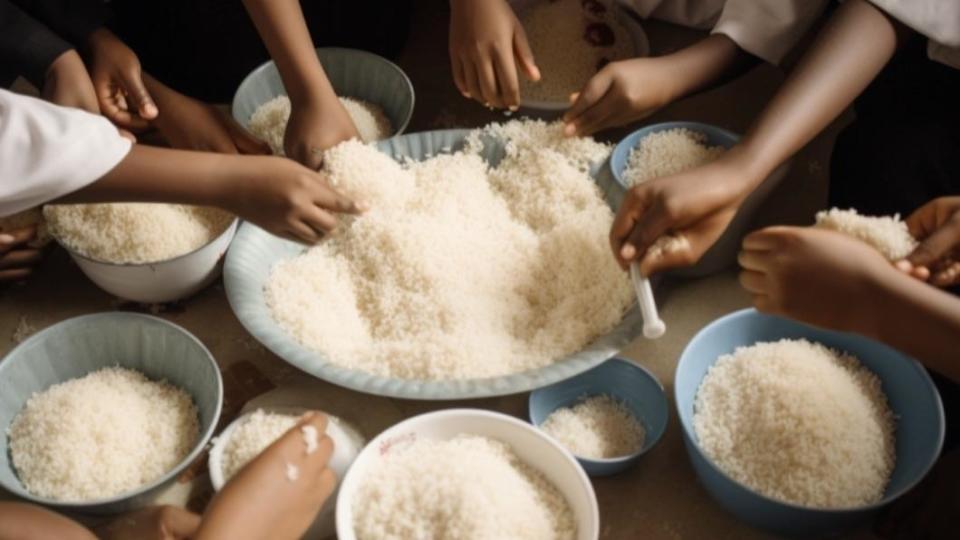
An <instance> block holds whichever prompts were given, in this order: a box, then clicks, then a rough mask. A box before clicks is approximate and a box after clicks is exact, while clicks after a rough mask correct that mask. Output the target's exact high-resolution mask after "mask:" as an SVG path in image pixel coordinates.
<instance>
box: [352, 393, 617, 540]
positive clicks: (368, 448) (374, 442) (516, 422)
mask: <svg viewBox="0 0 960 540" xmlns="http://www.w3.org/2000/svg"><path fill="white" fill-rule="evenodd" d="M445 417H461V418H463V417H477V418H485V419H488V420H491V421H494V422H502V423H505V424H510V425H512V426H514V427H517V428H519V429H520V430H523V431H528V432H530V433H532V434H533V435H534V436H535V437H536V438H538V439H540V440H541V441H543V442H544V443H546V444H547V445H548V446H549V447H551V448H553V449H555V450H556V451H558V452H559V453H560V454H561V455H562V456H563V458H564V461H565V462H566V463H567V464H568V465H569V466H570V468H571V469H572V470H573V472H574V474H575V475H576V476H577V479H578V480H579V485H580V489H581V490H583V491H584V493H585V494H586V495H587V499H588V500H589V501H590V504H589V508H587V511H588V513H589V514H590V516H591V518H592V520H593V525H594V527H593V530H591V531H588V533H590V534H588V536H590V537H591V538H597V537H598V536H599V533H600V506H599V503H598V502H597V493H596V491H595V490H594V489H593V483H592V482H591V481H590V478H589V477H588V476H587V473H586V471H584V470H583V466H582V465H580V463H578V462H577V460H576V458H575V456H574V455H573V454H571V453H570V451H569V450H567V449H566V448H564V447H563V445H561V444H560V443H558V442H557V441H555V440H553V438H552V437H549V436H547V435H546V434H545V433H543V432H542V431H540V430H539V429H537V428H536V427H535V426H532V425H530V423H529V422H524V421H523V420H521V419H519V418H517V417H514V416H511V415H509V414H505V413H501V412H496V411H489V410H486V409H478V408H470V407H457V408H452V409H439V410H436V411H430V412H426V413H421V414H418V415H416V416H411V417H409V418H405V419H403V420H401V421H400V422H397V423H396V424H393V425H392V426H390V427H388V428H387V429H385V430H383V431H381V432H380V433H379V434H378V435H377V436H376V437H374V438H372V439H370V440H369V441H368V442H367V444H366V445H365V446H364V447H363V449H362V450H360V453H358V454H357V458H356V459H355V460H354V465H356V463H357V462H359V461H360V460H361V459H364V460H369V459H370V457H369V455H370V454H373V453H374V452H376V451H377V448H379V445H380V443H381V442H383V441H384V440H385V439H387V438H389V437H392V436H394V435H395V434H397V433H398V432H401V431H403V430H405V429H406V428H407V427H408V425H409V424H420V423H424V422H429V421H431V420H433V419H435V418H445ZM461 433H462V434H467V435H469V434H471V432H469V431H462V432H461ZM508 444H509V443H508ZM525 463H526V462H525ZM527 465H529V466H531V467H533V468H534V469H535V470H537V471H538V472H539V473H540V474H542V475H544V476H546V475H545V474H544V473H543V471H542V469H541V468H540V467H537V466H536V465H535V464H531V463H527ZM359 474H360V473H358V472H357V467H356V466H351V467H350V469H349V470H348V471H347V474H346V475H345V476H344V477H343V480H342V481H341V482H340V484H339V487H340V490H339V492H338V493H337V511H336V523H337V534H338V535H340V533H341V530H340V528H341V522H342V521H343V519H342V518H344V517H345V516H344V515H343V514H344V513H345V512H346V510H344V509H345V508H347V507H350V508H351V510H352V507H353V502H352V501H349V500H347V501H342V500H341V499H342V498H343V499H345V498H346V497H347V495H346V494H347V493H348V492H350V493H353V492H355V491H356V489H357V485H358V484H359V482H360V480H358V479H357V478H358V477H359V476H358V475H359ZM547 480H549V478H548V479H547ZM552 483H553V482H551V484H552ZM554 487H555V488H556V486H554ZM347 488H349V489H347ZM557 490H558V491H559V488H557ZM561 495H562V493H561ZM564 499H565V500H566V496H564ZM567 504H568V505H569V504H570V501H567ZM577 525H578V528H579V525H580V523H577ZM343 527H344V528H345V529H347V530H348V531H349V532H350V533H353V532H354V530H353V524H352V523H350V524H345V525H343ZM352 537H353V538H356V535H352Z"/></svg>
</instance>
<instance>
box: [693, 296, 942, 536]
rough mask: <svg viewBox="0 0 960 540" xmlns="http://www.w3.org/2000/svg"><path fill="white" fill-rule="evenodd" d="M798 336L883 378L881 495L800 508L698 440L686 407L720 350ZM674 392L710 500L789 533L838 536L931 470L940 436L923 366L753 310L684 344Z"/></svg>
mask: <svg viewBox="0 0 960 540" xmlns="http://www.w3.org/2000/svg"><path fill="white" fill-rule="evenodd" d="M784 338H790V339H800V338H804V339H807V340H810V341H817V342H820V343H823V344H824V345H826V346H828V347H831V348H835V349H839V350H843V351H846V352H848V353H850V354H853V355H854V356H856V357H857V358H859V359H860V361H861V362H862V363H863V364H864V365H865V366H866V367H867V368H869V369H870V370H871V371H873V372H874V373H875V374H876V375H877V376H878V377H879V378H880V380H881V381H882V384H883V391H884V392H885V393H886V395H887V400H888V402H889V404H890V407H891V409H892V410H893V413H894V414H895V415H896V416H897V432H896V439H897V441H896V447H897V448H896V451H897V457H896V466H895V468H894V470H893V475H892V477H891V478H890V483H889V485H887V490H886V493H885V494H884V497H883V499H881V500H880V501H878V502H877V503H875V504H871V505H868V506H862V507H857V508H850V509H843V510H821V509H814V508H806V507H801V506H797V505H793V504H788V503H785V502H781V501H777V500H774V499H771V498H768V497H765V496H763V495H760V494H759V493H757V492H755V491H753V490H751V489H750V488H747V487H746V486H744V485H742V484H740V483H738V482H736V481H735V480H733V479H732V478H730V477H729V476H727V475H726V474H725V473H723V472H722V471H721V470H720V469H719V468H718V467H717V466H716V465H715V464H714V463H713V462H711V461H710V459H709V458H707V456H706V455H705V454H704V453H703V451H702V450H701V449H700V447H699V446H698V445H697V437H696V434H695V432H694V429H693V404H694V400H695V398H696V394H697V390H698V389H699V387H700V382H701V380H702V379H703V377H704V375H706V373H707V370H708V369H709V368H710V366H712V365H713V364H714V362H716V360H717V358H718V357H720V356H721V355H723V354H728V353H732V352H733V351H734V349H736V348H737V347H741V346H748V345H753V344H754V343H757V342H761V341H776V340H779V339H784ZM674 391H675V394H676V395H675V397H676V401H677V409H678V413H679V415H680V424H681V425H682V427H683V439H684V443H685V444H686V447H687V453H688V454H689V456H690V460H691V461H692V462H693V467H694V469H695V470H696V472H697V476H699V478H700V481H701V482H702V483H703V485H704V487H706V488H707V491H709V492H710V494H711V495H712V496H713V498H714V499H715V500H716V501H717V502H718V503H720V505H721V506H723V507H724V508H726V509H727V510H728V511H730V512H731V513H732V514H734V515H735V516H737V517H738V518H739V519H741V520H742V521H744V522H746V523H748V524H750V525H752V526H754V527H758V528H761V529H765V530H768V531H771V532H774V533H777V534H781V535H785V536H791V537H811V536H824V535H828V534H835V533H840V532H843V531H845V530H849V529H850V528H852V527H854V526H856V525H857V524H859V523H861V522H863V521H864V520H867V519H869V518H870V517H872V516H873V515H874V514H875V513H876V512H877V511H878V510H879V509H880V508H881V507H883V506H884V505H886V504H888V503H890V502H891V501H893V500H895V499H896V498H897V497H899V496H901V495H903V494H904V493H906V492H907V491H909V490H910V489H911V488H913V487H914V486H915V485H917V483H918V482H920V480H922V479H923V477H924V476H925V475H926V474H927V473H928V472H929V471H930V469H931V467H933V465H934V462H936V460H937V457H938V456H939V455H940V449H941V447H942V446H943V437H944V429H945V424H944V414H943V405H942V404H941V402H940V394H939V393H937V389H936V387H935V386H934V385H933V381H932V380H931V379H930V376H929V375H928V374H927V371H926V369H924V367H923V366H921V365H920V364H919V363H918V362H917V361H915V360H913V359H911V358H908V357H907V356H905V355H903V354H901V353H899V352H897V351H895V350H893V349H891V348H890V347H887V346H886V345H883V344H881V343H878V342H875V341H872V340H869V339H867V338H864V337H862V336H858V335H854V334H845V333H841V332H833V331H829V330H821V329H818V328H813V327H810V326H806V325H803V324H800V323H797V322H793V321H790V320H787V319H782V318H780V317H774V316H769V315H764V314H761V313H758V312H757V311H756V310H753V309H746V310H742V311H737V312H735V313H732V314H730V315H727V316H725V317H722V318H720V319H717V320H716V321H714V322H712V323H710V324H709V325H707V326H706V327H705V328H704V329H703V330H701V331H700V332H698V333H697V335H696V336H694V338H693V340H691V341H690V343H689V344H688V345H687V348H686V350H684V351H683V355H682V356H681V357H680V362H679V364H678V365H677V375H676V381H675V387H674Z"/></svg>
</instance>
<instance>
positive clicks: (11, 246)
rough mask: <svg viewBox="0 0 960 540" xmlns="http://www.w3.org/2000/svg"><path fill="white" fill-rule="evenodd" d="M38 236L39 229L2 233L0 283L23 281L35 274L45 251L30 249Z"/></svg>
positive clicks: (0, 241)
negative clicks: (34, 271) (31, 243)
mask: <svg viewBox="0 0 960 540" xmlns="http://www.w3.org/2000/svg"><path fill="white" fill-rule="evenodd" d="M36 236H37V227H36V226H35V225H32V226H30V227H24V228H22V229H15V230H12V231H4V232H0V283H2V282H5V281H22V280H24V279H26V278H27V277H29V276H30V274H31V273H33V268H34V267H35V266H36V265H37V264H38V263H39V262H40V260H41V259H42V258H43V251H42V250H41V249H37V248H34V247H30V245H29V244H30V242H31V241H33V240H34V238H36Z"/></svg>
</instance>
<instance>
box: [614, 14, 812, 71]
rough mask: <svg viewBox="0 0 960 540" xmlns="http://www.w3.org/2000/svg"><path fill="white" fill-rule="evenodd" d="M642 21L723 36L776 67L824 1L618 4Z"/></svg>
mask: <svg viewBox="0 0 960 540" xmlns="http://www.w3.org/2000/svg"><path fill="white" fill-rule="evenodd" d="M619 1H620V3H621V4H623V5H624V6H626V7H628V8H629V9H632V10H633V11H634V12H636V13H637V14H638V15H640V17H642V18H644V19H657V20H661V21H665V22H670V23H674V24H679V25H681V26H687V27H690V28H699V29H704V30H705V29H708V28H710V29H711V31H710V33H712V34H723V35H725V36H727V37H729V38H730V39H731V40H733V42H734V43H736V44H737V46H739V47H740V48H741V49H743V50H745V51H747V52H748V53H750V54H752V55H754V56H756V57H758V58H760V59H762V60H765V61H767V62H770V63H771V64H777V63H779V62H780V61H781V60H783V57H784V56H786V55H787V53H789V52H790V50H791V49H793V47H794V46H796V44H797V42H799V41H800V39H801V38H802V37H803V35H804V34H805V33H806V32H807V30H809V29H810V26H811V25H812V24H813V23H814V22H815V21H816V20H817V17H819V16H820V14H821V13H822V12H823V9H824V7H825V6H826V4H827V0H619Z"/></svg>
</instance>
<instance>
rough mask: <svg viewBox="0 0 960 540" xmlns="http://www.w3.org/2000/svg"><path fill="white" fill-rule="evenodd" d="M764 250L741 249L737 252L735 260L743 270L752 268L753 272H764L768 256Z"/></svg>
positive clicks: (767, 263)
mask: <svg viewBox="0 0 960 540" xmlns="http://www.w3.org/2000/svg"><path fill="white" fill-rule="evenodd" d="M767 253H769V252H766V251H751V250H746V249H745V250H743V251H741V252H740V253H739V254H737V262H738V263H739V264H740V267H741V268H743V269H744V270H753V271H755V272H765V271H766V270H767V268H768V265H769V258H768V257H767Z"/></svg>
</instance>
